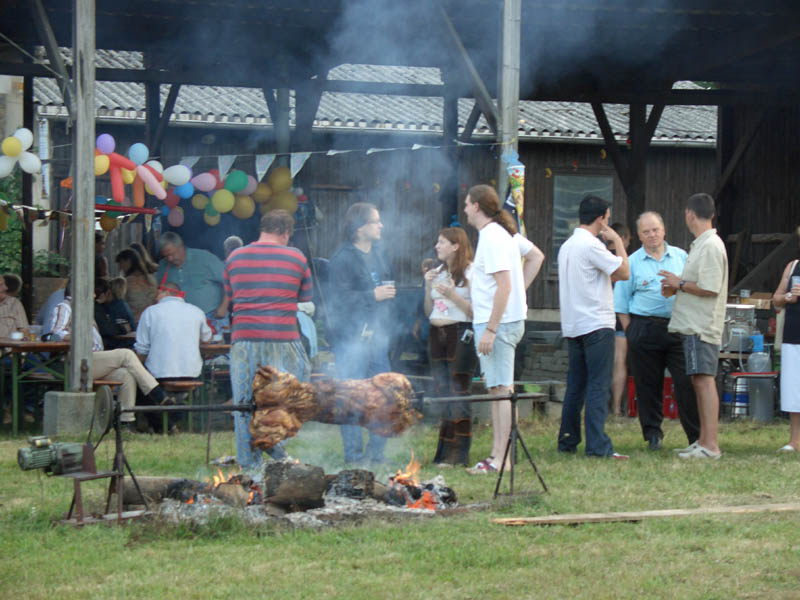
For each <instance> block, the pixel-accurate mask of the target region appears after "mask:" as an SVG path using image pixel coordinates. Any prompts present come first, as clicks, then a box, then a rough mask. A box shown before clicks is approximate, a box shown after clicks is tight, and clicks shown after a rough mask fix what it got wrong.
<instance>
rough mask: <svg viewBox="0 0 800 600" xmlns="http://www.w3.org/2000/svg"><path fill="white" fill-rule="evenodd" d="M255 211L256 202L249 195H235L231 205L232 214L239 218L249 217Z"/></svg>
mask: <svg viewBox="0 0 800 600" xmlns="http://www.w3.org/2000/svg"><path fill="white" fill-rule="evenodd" d="M254 212H256V203H255V202H253V199H252V198H251V197H250V196H237V197H236V202H235V203H234V205H233V216H234V217H238V218H239V219H249V218H250V217H252V216H253V213H254Z"/></svg>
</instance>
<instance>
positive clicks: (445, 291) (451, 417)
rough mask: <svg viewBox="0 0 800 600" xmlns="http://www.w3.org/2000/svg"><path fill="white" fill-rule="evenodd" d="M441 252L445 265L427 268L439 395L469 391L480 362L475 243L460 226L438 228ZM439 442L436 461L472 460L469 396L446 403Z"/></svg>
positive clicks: (433, 370) (427, 305)
mask: <svg viewBox="0 0 800 600" xmlns="http://www.w3.org/2000/svg"><path fill="white" fill-rule="evenodd" d="M436 254H437V256H438V258H439V260H441V261H442V263H443V264H442V265H441V266H439V267H437V268H434V269H430V270H429V271H427V272H426V273H425V314H426V315H428V318H429V319H430V322H431V329H430V336H429V338H428V343H429V352H430V359H431V373H432V375H433V378H434V381H435V383H436V391H437V394H438V395H440V396H453V395H467V394H469V388H470V383H471V381H472V375H473V373H474V372H475V366H476V365H477V363H478V357H477V354H476V353H475V343H474V341H473V332H472V303H471V301H470V292H469V277H470V272H471V269H472V257H473V253H472V246H471V244H470V243H469V239H468V238H467V234H466V233H465V232H464V230H463V229H461V228H460V227H448V228H446V229H442V230H441V231H440V232H439V240H438V241H437V243H436ZM443 406H444V408H443V410H442V423H441V426H440V428H439V444H438V447H437V448H436V456H435V457H434V459H433V462H434V463H436V464H450V465H467V464H469V448H470V444H471V442H472V414H471V411H470V405H469V403H467V402H457V403H447V404H444V405H443Z"/></svg>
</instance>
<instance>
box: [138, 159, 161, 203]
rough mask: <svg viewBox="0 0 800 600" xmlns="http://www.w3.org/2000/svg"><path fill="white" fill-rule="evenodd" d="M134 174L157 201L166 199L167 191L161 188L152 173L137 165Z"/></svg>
mask: <svg viewBox="0 0 800 600" xmlns="http://www.w3.org/2000/svg"><path fill="white" fill-rule="evenodd" d="M136 174H137V175H138V176H139V177H140V178H141V180H142V182H143V183H144V184H145V185H146V186H147V187H148V188H149V189H150V191H151V192H153V195H154V196H155V197H156V198H158V199H159V200H164V199H165V198H166V197H167V190H165V189H164V188H163V187H161V184H160V183H159V181H158V179H157V178H156V176H155V175H153V172H152V171H151V170H150V169H148V168H147V167H145V166H144V165H139V166H138V167H136Z"/></svg>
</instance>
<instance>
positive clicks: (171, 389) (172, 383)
mask: <svg viewBox="0 0 800 600" xmlns="http://www.w3.org/2000/svg"><path fill="white" fill-rule="evenodd" d="M159 383H160V384H161V387H162V388H164V392H165V393H166V395H167V396H168V397H173V398H174V397H175V396H178V395H182V394H186V404H188V405H189V406H191V405H192V404H193V402H194V391H195V390H196V389H197V388H201V387H203V385H205V384H204V383H203V382H202V381H198V380H197V379H162V380H161V381H160V382H159ZM176 404H177V402H176ZM161 418H162V423H163V428H164V431H163V433H164V435H167V433H169V431H168V423H167V413H166V412H164V413H163V414H162V416H161ZM187 419H188V428H189V431H192V428H193V424H194V420H193V414H192V413H191V412H189V416H188V417H187Z"/></svg>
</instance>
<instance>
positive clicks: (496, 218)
mask: <svg viewBox="0 0 800 600" xmlns="http://www.w3.org/2000/svg"><path fill="white" fill-rule="evenodd" d="M464 213H465V214H466V215H467V221H468V222H469V224H470V225H472V226H473V227H475V229H477V230H478V247H477V249H476V251H475V260H474V262H473V269H472V279H471V281H470V285H471V290H470V291H471V296H472V324H473V330H474V331H475V344H476V346H477V349H478V358H479V360H480V364H481V371H482V373H483V378H484V382H485V384H486V388H487V389H488V391H489V393H490V394H492V395H494V396H503V395H507V394H509V393H511V392H512V391H513V389H514V352H515V350H516V347H517V344H518V343H519V341H520V340H521V339H522V336H523V334H524V333H525V318H526V317H527V316H528V306H527V303H526V298H525V290H526V289H527V287H528V286H529V285H530V284H531V282H532V281H533V280H534V278H535V277H536V275H537V273H538V272H539V269H540V268H541V266H542V263H543V262H544V254H542V252H541V250H539V248H537V247H536V246H535V245H534V244H533V243H531V242H530V241H528V240H526V239H525V238H524V237H522V236H521V235H519V234H518V233H517V228H516V225H515V224H514V221H513V219H512V218H511V215H509V214H508V213H507V212H505V211H504V210H502V209H501V208H500V200H499V199H498V197H497V192H495V191H494V189H493V188H491V187H489V186H488V185H476V186H473V187H472V188H470V190H469V193H468V194H467V197H466V199H465V201H464ZM520 257H522V259H523V260H520ZM492 426H493V433H494V440H493V445H492V454H491V455H490V456H489V457H488V458H486V459H485V460H482V461H480V462H479V463H478V464H476V465H475V467H474V468H473V469H471V470H470V472H471V473H489V472H491V471H497V470H499V469H500V465H501V464H502V460H503V454H504V452H505V449H506V445H507V443H508V437H509V433H510V432H511V402H510V401H508V400H501V401H497V402H492ZM508 466H509V465H508V463H506V467H508Z"/></svg>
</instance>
